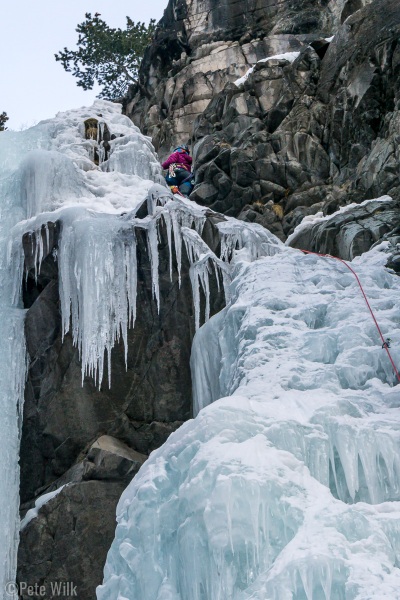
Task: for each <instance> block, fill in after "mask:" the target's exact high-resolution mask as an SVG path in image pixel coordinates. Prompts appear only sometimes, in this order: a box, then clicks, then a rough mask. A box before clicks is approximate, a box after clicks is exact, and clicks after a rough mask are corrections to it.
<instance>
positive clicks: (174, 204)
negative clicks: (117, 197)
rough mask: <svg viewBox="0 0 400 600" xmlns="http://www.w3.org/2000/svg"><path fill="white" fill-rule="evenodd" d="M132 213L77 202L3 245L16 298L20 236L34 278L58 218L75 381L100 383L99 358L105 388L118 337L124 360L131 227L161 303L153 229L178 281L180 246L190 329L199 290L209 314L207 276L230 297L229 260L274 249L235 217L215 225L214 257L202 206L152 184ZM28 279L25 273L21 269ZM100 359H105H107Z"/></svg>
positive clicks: (131, 290) (129, 318)
mask: <svg viewBox="0 0 400 600" xmlns="http://www.w3.org/2000/svg"><path fill="white" fill-rule="evenodd" d="M136 212H137V210H134V211H132V212H131V213H127V214H125V215H122V216H121V215H109V214H106V213H98V212H94V211H90V210H87V209H85V208H82V207H68V208H65V209H63V210H62V211H57V213H43V214H41V215H39V217H37V218H36V219H33V220H31V221H29V222H28V225H27V224H26V223H24V224H21V225H19V226H18V227H17V228H16V232H15V235H14V236H13V239H14V241H13V242H11V244H10V249H9V261H10V263H11V264H12V266H13V269H14V273H15V275H14V282H15V285H14V292H13V293H14V296H15V298H18V297H19V294H20V282H21V281H22V280H23V276H24V273H23V271H24V256H23V253H22V249H21V243H20V240H21V237H22V236H23V235H24V234H26V233H28V234H29V235H30V236H31V247H32V249H33V253H34V261H33V262H34V265H35V267H34V268H35V278H36V280H37V278H38V275H39V273H40V269H41V265H42V261H43V258H44V257H46V256H47V255H48V253H49V223H50V222H53V223H55V222H56V221H59V222H60V223H61V228H60V229H61V232H60V239H59V246H58V249H57V255H55V256H54V259H55V260H58V266H59V293H60V302H61V313H62V331H63V335H66V334H67V333H68V332H71V333H72V337H73V342H74V344H75V345H77V346H78V348H79V351H80V356H81V360H82V379H83V378H84V377H85V376H86V375H89V376H91V377H93V378H94V380H95V381H96V383H97V384H98V385H99V386H100V385H101V383H102V380H103V375H104V367H105V361H106V363H107V369H108V383H109V385H111V365H110V362H111V361H110V359H111V350H112V348H113V347H114V345H115V344H116V343H117V342H118V341H119V340H120V339H121V338H122V340H123V343H124V348H125V358H127V356H126V354H127V347H128V343H127V336H128V329H129V328H132V327H134V324H135V319H136V292H137V257H136V231H137V230H140V229H141V230H144V231H146V237H147V247H148V253H149V258H150V263H151V273H152V288H153V296H154V299H155V301H156V303H157V307H158V309H159V308H160V292H159V274H158V270H159V255H158V252H159V241H160V227H162V226H164V227H165V229H166V234H167V239H168V247H169V270H170V277H171V280H172V270H173V247H174V252H175V257H176V265H177V270H178V278H179V284H180V283H181V268H182V247H183V244H184V246H185V249H186V253H187V256H188V259H189V263H190V280H191V284H192V290H193V303H194V309H195V322H196V329H198V328H199V326H200V321H201V315H200V298H201V290H202V292H203V293H204V297H205V313H204V321H206V320H207V319H208V318H209V315H210V276H211V275H213V274H214V275H215V277H216V281H217V285H218V289H219V288H220V285H221V282H222V286H223V289H224V293H225V298H226V299H228V298H229V283H230V274H231V269H232V262H233V261H232V259H233V257H234V256H235V254H236V253H237V252H246V253H247V255H248V256H249V257H251V258H252V259H255V258H258V257H259V256H260V255H266V254H270V253H271V252H272V251H276V249H277V247H278V246H277V240H276V238H274V236H272V235H271V234H270V233H269V232H267V231H266V230H265V229H263V228H261V227H260V228H259V229H258V228H257V227H254V226H246V224H244V223H239V222H238V221H236V220H235V219H226V220H225V221H222V222H220V223H218V230H219V233H220V238H221V255H220V257H218V256H216V254H215V253H214V252H213V251H212V250H211V249H210V248H209V247H208V245H207V244H206V243H205V242H204V240H203V239H202V237H201V235H202V231H203V227H204V224H205V221H206V214H205V213H206V212H207V209H205V208H204V207H201V206H199V205H197V204H195V203H194V202H190V201H188V200H185V199H181V198H179V197H178V196H172V194H171V193H170V192H169V190H167V189H166V188H165V187H163V186H161V185H158V184H155V185H154V186H153V187H152V188H151V189H150V191H149V193H148V196H147V212H148V216H147V217H145V218H138V217H137V216H136ZM25 277H27V273H25ZM106 357H107V360H106Z"/></svg>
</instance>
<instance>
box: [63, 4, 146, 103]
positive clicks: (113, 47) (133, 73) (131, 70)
mask: <svg viewBox="0 0 400 600" xmlns="http://www.w3.org/2000/svg"><path fill="white" fill-rule="evenodd" d="M85 19H86V20H85V21H83V23H80V24H79V25H78V26H77V28H76V31H77V33H78V42H77V46H78V50H68V48H64V50H63V51H60V52H59V53H58V54H55V59H56V61H59V62H61V64H62V66H63V67H64V69H65V71H67V72H69V73H72V75H73V76H74V77H76V78H77V79H78V82H77V85H78V86H79V87H82V88H83V89H84V90H91V89H93V86H94V84H95V82H97V83H98V84H99V85H100V86H101V87H102V90H101V92H100V94H99V96H98V97H99V98H105V99H107V100H116V99H118V98H120V97H121V96H123V95H124V93H125V92H126V90H127V87H128V85H129V84H131V83H134V82H135V81H136V80H137V75H138V70H139V67H140V63H141V61H142V58H143V54H144V51H145V48H146V46H147V45H148V44H149V43H150V41H151V38H152V36H153V34H154V31H155V28H156V25H155V20H154V19H151V21H150V23H149V24H148V25H145V23H141V22H138V23H134V22H133V21H132V19H130V18H129V17H126V22H127V26H126V29H120V28H118V29H113V28H111V27H109V26H108V25H107V23H106V22H105V21H103V19H100V18H99V14H98V13H95V15H94V17H92V15H91V13H86V14H85Z"/></svg>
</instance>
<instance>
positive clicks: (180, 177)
mask: <svg viewBox="0 0 400 600" xmlns="http://www.w3.org/2000/svg"><path fill="white" fill-rule="evenodd" d="M192 178H193V175H192V174H191V173H189V172H188V171H186V169H175V177H171V176H170V175H169V174H168V175H167V176H166V177H165V181H166V182H167V183H168V185H176V186H177V187H178V188H179V191H180V192H181V194H184V195H185V196H189V194H190V192H191V191H192V189H193V184H192ZM185 180H186V181H185Z"/></svg>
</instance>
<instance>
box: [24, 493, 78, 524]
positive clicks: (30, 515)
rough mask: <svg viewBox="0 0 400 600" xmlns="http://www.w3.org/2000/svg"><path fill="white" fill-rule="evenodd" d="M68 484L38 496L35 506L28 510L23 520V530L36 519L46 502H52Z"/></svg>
mask: <svg viewBox="0 0 400 600" xmlns="http://www.w3.org/2000/svg"><path fill="white" fill-rule="evenodd" d="M66 485H68V484H64V485H62V486H61V487H59V488H57V489H56V490H54V491H53V492H49V493H48V494H43V495H42V496H39V498H37V500H36V501H35V506H34V507H33V508H30V509H29V510H28V512H27V513H26V515H25V517H24V518H23V519H22V521H21V531H22V530H23V529H25V527H26V526H27V525H28V523H30V522H31V521H32V520H33V519H36V517H37V516H38V514H39V510H40V509H41V508H42V506H44V505H45V504H47V503H48V502H50V500H52V499H53V498H55V497H56V496H58V494H59V493H60V492H61V490H63V489H64V488H65V486H66Z"/></svg>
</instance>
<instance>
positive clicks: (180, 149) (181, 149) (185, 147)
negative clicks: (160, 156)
mask: <svg viewBox="0 0 400 600" xmlns="http://www.w3.org/2000/svg"><path fill="white" fill-rule="evenodd" d="M174 152H187V153H188V154H190V150H189V146H188V145H187V144H182V145H181V146H177V147H176V148H175V150H174Z"/></svg>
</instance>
